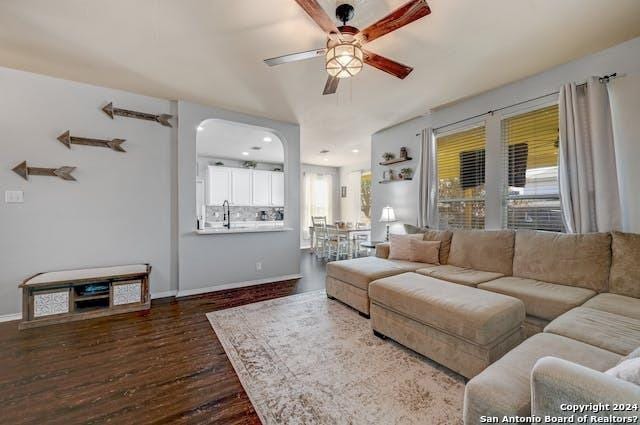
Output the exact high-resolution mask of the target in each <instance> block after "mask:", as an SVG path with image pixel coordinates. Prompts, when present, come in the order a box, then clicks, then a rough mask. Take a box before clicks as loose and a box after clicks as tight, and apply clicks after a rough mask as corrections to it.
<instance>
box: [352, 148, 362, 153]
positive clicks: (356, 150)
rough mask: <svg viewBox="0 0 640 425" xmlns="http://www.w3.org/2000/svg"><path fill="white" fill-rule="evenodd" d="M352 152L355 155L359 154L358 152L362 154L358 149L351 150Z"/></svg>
mask: <svg viewBox="0 0 640 425" xmlns="http://www.w3.org/2000/svg"><path fill="white" fill-rule="evenodd" d="M351 152H353V153H358V152H360V151H359V150H358V149H351Z"/></svg>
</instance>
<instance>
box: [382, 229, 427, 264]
mask: <svg viewBox="0 0 640 425" xmlns="http://www.w3.org/2000/svg"><path fill="white" fill-rule="evenodd" d="M422 238H423V235H421V234H415V235H390V236H389V260H406V261H411V256H412V255H411V254H412V248H411V243H410V242H411V239H418V240H422Z"/></svg>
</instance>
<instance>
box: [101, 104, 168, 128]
mask: <svg viewBox="0 0 640 425" xmlns="http://www.w3.org/2000/svg"><path fill="white" fill-rule="evenodd" d="M102 110H103V111H104V113H105V114H107V115H109V117H111V119H113V117H114V116H116V115H117V116H120V117H127V118H137V119H139V120H146V121H155V122H157V123H160V124H162V125H163V126H165V127H173V126H172V125H171V123H170V122H169V120H170V119H171V118H173V115H169V114H160V115H154V114H148V113H146V112H138V111H129V110H127V109H120V108H114V107H113V102H109V104H108V105H107V106H105V107H104V108H102Z"/></svg>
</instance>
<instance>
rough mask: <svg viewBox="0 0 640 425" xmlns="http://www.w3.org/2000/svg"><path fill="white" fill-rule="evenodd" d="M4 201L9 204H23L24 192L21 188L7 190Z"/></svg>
mask: <svg viewBox="0 0 640 425" xmlns="http://www.w3.org/2000/svg"><path fill="white" fill-rule="evenodd" d="M4 202H5V203H7V204H21V203H23V202H24V192H23V191H21V190H5V192H4Z"/></svg>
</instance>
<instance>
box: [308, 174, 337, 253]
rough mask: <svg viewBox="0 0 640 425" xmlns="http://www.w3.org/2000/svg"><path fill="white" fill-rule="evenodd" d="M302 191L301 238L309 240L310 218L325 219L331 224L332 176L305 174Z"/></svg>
mask: <svg viewBox="0 0 640 425" xmlns="http://www.w3.org/2000/svg"><path fill="white" fill-rule="evenodd" d="M303 190H304V204H303V208H302V210H303V216H302V238H303V239H304V240H309V239H310V235H309V227H310V226H311V217H326V219H327V223H333V197H334V186H333V176H332V175H331V174H318V173H311V172H305V173H304V186H303Z"/></svg>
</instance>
